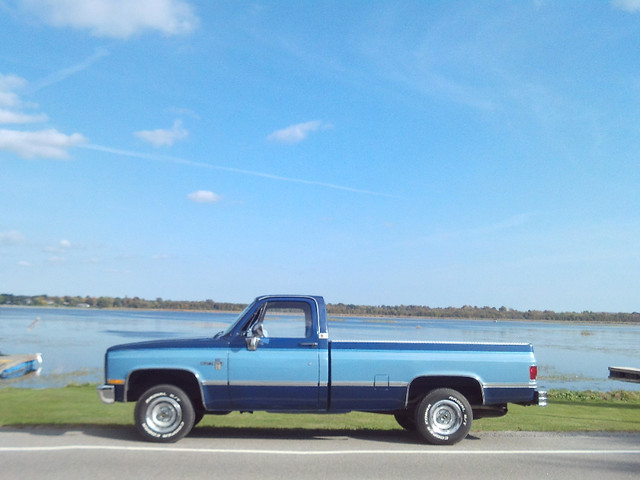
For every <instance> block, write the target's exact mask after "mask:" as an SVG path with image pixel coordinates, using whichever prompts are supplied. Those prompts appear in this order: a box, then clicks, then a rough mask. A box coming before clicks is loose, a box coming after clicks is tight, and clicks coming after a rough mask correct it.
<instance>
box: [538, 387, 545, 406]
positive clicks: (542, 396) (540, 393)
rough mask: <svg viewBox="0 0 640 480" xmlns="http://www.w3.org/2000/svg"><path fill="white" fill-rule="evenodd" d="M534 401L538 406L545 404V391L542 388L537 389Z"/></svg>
mask: <svg viewBox="0 0 640 480" xmlns="http://www.w3.org/2000/svg"><path fill="white" fill-rule="evenodd" d="M536 401H537V403H538V406H539V407H546V406H547V392H545V391H544V390H539V391H537V392H536Z"/></svg>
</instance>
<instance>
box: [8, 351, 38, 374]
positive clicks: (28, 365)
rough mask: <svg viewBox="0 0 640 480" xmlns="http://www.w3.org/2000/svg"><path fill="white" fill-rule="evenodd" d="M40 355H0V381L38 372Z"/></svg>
mask: <svg viewBox="0 0 640 480" xmlns="http://www.w3.org/2000/svg"><path fill="white" fill-rule="evenodd" d="M41 368H42V354H40V353H35V354H32V355H0V380H9V379H12V378H19V377H22V376H24V375H28V374H30V373H33V372H35V373H36V374H37V373H39V372H40V369H41Z"/></svg>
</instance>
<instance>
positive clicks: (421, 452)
mask: <svg viewBox="0 0 640 480" xmlns="http://www.w3.org/2000/svg"><path fill="white" fill-rule="evenodd" d="M72 450H111V451H121V452H171V453H205V454H212V453H223V454H251V455H294V456H296V455H298V456H314V455H316V456H322V455H329V456H330V455H389V454H395V455H456V456H461V455H503V456H506V455H545V456H548V455H556V456H557V455H638V454H640V449H625V450H317V451H311V452H309V451H299V450H250V449H229V448H178V447H127V446H108V445H105V446H101V445H61V446H55V447H44V446H43V447H0V453H20V452H25V453H27V452H29V453H32V452H64V451H72Z"/></svg>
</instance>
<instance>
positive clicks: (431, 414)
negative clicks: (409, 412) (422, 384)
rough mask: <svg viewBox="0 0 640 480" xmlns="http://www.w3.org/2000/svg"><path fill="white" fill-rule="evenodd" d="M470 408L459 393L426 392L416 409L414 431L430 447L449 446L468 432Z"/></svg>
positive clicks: (471, 414)
mask: <svg viewBox="0 0 640 480" xmlns="http://www.w3.org/2000/svg"><path fill="white" fill-rule="evenodd" d="M472 420H473V413H472V410H471V405H469V402H468V401H467V399H466V398H465V397H464V395H462V394H461V393H460V392H457V391H455V390H452V389H450V388H438V389H436V390H432V391H431V392H429V393H428V394H427V395H426V396H425V397H424V398H423V399H422V401H421V402H420V404H419V405H418V408H417V409H416V429H417V431H418V433H419V434H420V435H421V436H422V438H424V439H425V440H426V441H427V442H429V443H431V444H433V445H453V444H454V443H458V442H459V441H460V440H462V439H463V438H465V437H466V436H467V434H468V433H469V430H471V422H472Z"/></svg>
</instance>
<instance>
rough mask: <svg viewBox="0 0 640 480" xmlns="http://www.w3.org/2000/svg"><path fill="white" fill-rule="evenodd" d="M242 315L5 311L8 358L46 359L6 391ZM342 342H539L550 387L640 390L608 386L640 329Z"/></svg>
mask: <svg viewBox="0 0 640 480" xmlns="http://www.w3.org/2000/svg"><path fill="white" fill-rule="evenodd" d="M236 316H237V314H224V313H201V312H164V311H160V312H157V311H111V310H106V311H105V310H91V309H57V308H13V307H0V352H1V353H6V354H18V353H36V352H40V353H42V354H43V359H44V363H43V369H42V373H41V375H40V376H38V377H30V378H25V379H19V380H14V381H3V382H1V383H0V388H1V387H2V386H8V385H11V386H19V387H26V388H44V387H52V386H63V385H66V384H68V383H71V382H75V383H84V382H93V383H97V382H101V381H102V375H103V372H102V369H103V359H104V351H105V350H106V349H107V347H109V346H111V345H115V344H118V343H127V342H134V341H141V340H152V339H158V338H180V337H206V336H213V335H214V334H215V333H216V332H218V331H220V330H222V329H224V328H225V327H226V326H227V325H229V323H231V322H232V321H233V320H234V319H235V318H236ZM329 328H330V336H331V338H335V339H346V340H351V339H367V340H369V339H371V340H373V339H382V340H384V339H390V340H432V341H449V340H452V341H465V342H487V341H489V342H531V343H533V344H534V347H535V352H536V358H537V360H538V365H539V371H540V375H539V383H540V385H541V386H542V387H543V388H548V389H551V388H568V389H572V390H587V389H591V390H601V391H608V390H618V389H626V390H640V384H636V383H626V382H620V381H616V380H608V379H607V376H608V374H609V372H608V369H607V367H609V366H624V367H635V368H640V347H639V345H640V325H629V326H621V325H588V324H566V323H547V322H545V323H542V322H493V321H482V320H442V319H438V320H426V319H406V318H392V319H374V318H363V317H349V318H335V319H334V318H332V319H331V321H330V327H329Z"/></svg>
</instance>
